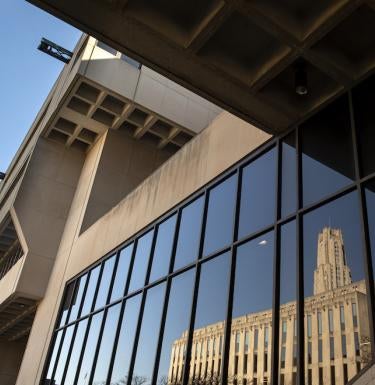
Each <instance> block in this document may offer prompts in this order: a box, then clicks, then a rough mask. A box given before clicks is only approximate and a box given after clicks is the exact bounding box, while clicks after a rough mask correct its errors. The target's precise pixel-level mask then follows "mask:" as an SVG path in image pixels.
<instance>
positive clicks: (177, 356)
mask: <svg viewBox="0 0 375 385" xmlns="http://www.w3.org/2000/svg"><path fill="white" fill-rule="evenodd" d="M313 287H314V295H313V296H311V297H306V298H305V303H304V308H305V311H304V324H305V337H304V346H305V383H306V385H328V384H330V385H344V384H346V383H347V382H348V380H349V379H351V378H352V377H354V376H355V375H356V374H357V373H358V372H359V371H360V370H361V368H362V367H364V366H366V365H367V364H368V363H369V362H370V361H371V354H370V352H369V350H368V349H367V347H368V345H369V341H370V326H369V321H368V309H367V303H368V302H367V295H366V285H365V281H364V280H361V281H357V282H352V278H351V271H350V266H348V265H347V262H346V255H345V247H344V239H343V233H342V231H341V229H334V228H331V227H325V228H323V229H322V231H321V232H320V233H319V235H318V241H317V253H316V269H315V271H314V283H313ZM224 333H225V322H217V323H215V324H210V325H207V326H205V327H203V328H199V329H195V330H194V333H193V342H192V354H191V361H190V374H189V383H190V384H218V383H219V382H220V376H221V364H222V359H223V357H222V352H223V339H224ZM271 336H272V311H271V310H265V311H261V312H258V313H252V314H246V315H243V316H241V317H237V318H233V319H232V325H231V338H230V348H229V351H230V354H229V362H228V383H229V384H234V385H237V384H238V385H256V384H269V383H270V368H271V354H270V346H271V344H272V341H271ZM186 341H187V331H186V332H184V333H183V335H182V336H181V338H179V339H178V340H175V341H174V343H173V346H172V348H171V355H170V367H169V373H168V384H181V383H182V374H183V370H184V363H185V358H186ZM279 342H280V344H279V346H280V348H279V376H280V377H279V383H280V385H296V384H297V315H296V302H289V303H285V304H282V305H281V306H280V330H279Z"/></svg>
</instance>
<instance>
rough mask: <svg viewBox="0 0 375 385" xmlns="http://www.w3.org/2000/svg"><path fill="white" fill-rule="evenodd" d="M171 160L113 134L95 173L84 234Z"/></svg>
mask: <svg viewBox="0 0 375 385" xmlns="http://www.w3.org/2000/svg"><path fill="white" fill-rule="evenodd" d="M171 156H172V152H170V151H168V149H167V148H165V149H161V150H159V149H158V148H157V146H156V145H155V143H150V142H147V141H145V140H135V139H133V138H131V137H130V136H129V135H127V133H126V132H124V131H117V130H116V131H115V130H110V131H109V132H108V133H107V135H106V139H105V143H104V147H103V152H102V155H101V158H100V162H99V165H98V169H97V170H96V175H95V180H94V184H93V187H92V190H91V193H90V199H89V201H88V204H87V208H86V212H85V217H84V219H83V223H82V227H81V232H84V231H85V230H86V229H87V228H88V227H90V226H91V225H92V224H93V223H94V222H95V221H96V220H98V219H99V218H100V217H102V216H103V215H104V214H105V213H107V212H108V211H109V210H110V209H111V208H112V207H113V206H115V205H116V204H117V203H119V202H120V201H121V200H122V199H124V198H125V197H126V196H127V195H128V194H129V193H130V192H131V191H133V190H134V189H135V188H136V187H137V186H138V185H139V184H140V183H141V182H142V181H143V180H145V179H146V178H147V177H148V176H149V175H151V174H152V173H153V172H154V171H155V170H156V169H157V168H158V167H159V166H160V165H161V164H163V163H164V162H165V161H166V160H167V159H168V158H170V157H171Z"/></svg>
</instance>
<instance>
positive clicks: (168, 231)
mask: <svg viewBox="0 0 375 385" xmlns="http://www.w3.org/2000/svg"><path fill="white" fill-rule="evenodd" d="M176 218H177V216H176V215H174V216H173V217H171V218H169V219H167V220H166V221H164V222H163V223H161V224H160V225H159V226H158V232H157V238H156V244H155V250H154V256H153V258H152V269H151V276H150V282H152V281H155V280H157V279H158V278H161V277H163V276H165V275H167V274H168V270H169V262H170V260H171V253H172V246H173V239H174V231H175V227H176Z"/></svg>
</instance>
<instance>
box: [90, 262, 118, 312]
mask: <svg viewBox="0 0 375 385" xmlns="http://www.w3.org/2000/svg"><path fill="white" fill-rule="evenodd" d="M115 261H116V256H115V255H113V256H112V257H111V258H109V259H107V260H106V261H105V262H104V267H103V273H102V276H101V279H100V285H99V290H98V294H97V296H96V301H95V307H94V310H96V309H99V308H101V307H103V306H104V305H105V304H106V303H107V298H108V291H109V288H110V286H111V280H112V275H113V268H114V266H115Z"/></svg>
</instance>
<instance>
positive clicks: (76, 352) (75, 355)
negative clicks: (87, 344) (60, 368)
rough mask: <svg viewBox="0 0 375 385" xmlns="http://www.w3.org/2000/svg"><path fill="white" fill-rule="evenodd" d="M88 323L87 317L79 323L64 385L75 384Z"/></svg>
mask: <svg viewBox="0 0 375 385" xmlns="http://www.w3.org/2000/svg"><path fill="white" fill-rule="evenodd" d="M87 323H88V319H87V318H86V319H84V320H82V321H80V322H79V323H78V324H77V332H76V336H75V338H74V346H73V349H72V353H71V355H70V359H69V363H68V368H67V371H66V376H65V381H64V385H74V378H75V375H76V371H77V366H78V361H79V356H80V355H81V351H82V344H83V340H84V337H85V333H86V328H87Z"/></svg>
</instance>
